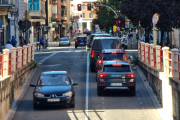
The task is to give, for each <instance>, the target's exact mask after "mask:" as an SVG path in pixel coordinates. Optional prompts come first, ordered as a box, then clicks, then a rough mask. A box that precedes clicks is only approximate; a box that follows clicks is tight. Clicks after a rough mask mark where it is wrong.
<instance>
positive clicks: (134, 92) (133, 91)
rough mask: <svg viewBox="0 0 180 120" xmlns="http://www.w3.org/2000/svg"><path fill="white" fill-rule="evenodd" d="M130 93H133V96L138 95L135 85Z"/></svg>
mask: <svg viewBox="0 0 180 120" xmlns="http://www.w3.org/2000/svg"><path fill="white" fill-rule="evenodd" d="M130 95H131V96H135V95H136V89H135V87H134V88H133V89H131V90H130Z"/></svg>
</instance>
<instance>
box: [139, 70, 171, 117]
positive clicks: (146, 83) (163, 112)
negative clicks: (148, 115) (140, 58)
mask: <svg viewBox="0 0 180 120" xmlns="http://www.w3.org/2000/svg"><path fill="white" fill-rule="evenodd" d="M137 71H138V73H139V75H140V77H141V79H142V82H143V84H144V86H145V88H146V90H147V92H148V93H149V96H150V98H151V100H152V102H153V104H154V106H155V107H156V110H157V111H158V113H159V115H160V117H161V119H162V120H173V117H172V115H170V114H168V113H167V112H165V111H164V109H163V107H162V106H161V104H160V103H159V101H158V99H157V97H156V95H155V94H154V92H153V90H152V88H151V87H150V86H149V83H148V82H147V79H146V77H145V75H144V73H143V72H142V71H141V69H140V67H139V66H137Z"/></svg>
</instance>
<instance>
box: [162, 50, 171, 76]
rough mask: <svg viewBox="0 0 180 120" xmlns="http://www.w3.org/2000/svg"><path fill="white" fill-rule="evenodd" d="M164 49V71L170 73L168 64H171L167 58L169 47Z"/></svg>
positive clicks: (166, 73)
mask: <svg viewBox="0 0 180 120" xmlns="http://www.w3.org/2000/svg"><path fill="white" fill-rule="evenodd" d="M162 50H163V65H164V73H165V75H168V74H169V73H168V72H169V70H168V68H167V67H166V66H169V65H168V61H167V59H168V51H169V47H163V48H162Z"/></svg>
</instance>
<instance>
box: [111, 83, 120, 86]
mask: <svg viewBox="0 0 180 120" xmlns="http://www.w3.org/2000/svg"><path fill="white" fill-rule="evenodd" d="M111 86H122V83H111Z"/></svg>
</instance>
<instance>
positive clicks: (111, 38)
mask: <svg viewBox="0 0 180 120" xmlns="http://www.w3.org/2000/svg"><path fill="white" fill-rule="evenodd" d="M94 39H119V38H118V37H96V36H95V37H94Z"/></svg>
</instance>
